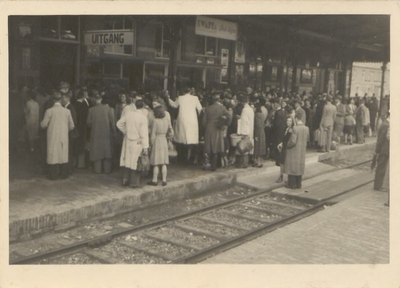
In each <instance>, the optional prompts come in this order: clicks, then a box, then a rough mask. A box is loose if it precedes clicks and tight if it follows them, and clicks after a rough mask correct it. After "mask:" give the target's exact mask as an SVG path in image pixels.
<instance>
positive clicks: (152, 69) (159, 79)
mask: <svg viewBox="0 0 400 288" xmlns="http://www.w3.org/2000/svg"><path fill="white" fill-rule="evenodd" d="M164 71H165V66H164V65H155V64H147V63H146V64H145V75H144V77H145V78H144V82H145V85H146V89H148V90H157V89H163V88H164V79H165V77H164Z"/></svg>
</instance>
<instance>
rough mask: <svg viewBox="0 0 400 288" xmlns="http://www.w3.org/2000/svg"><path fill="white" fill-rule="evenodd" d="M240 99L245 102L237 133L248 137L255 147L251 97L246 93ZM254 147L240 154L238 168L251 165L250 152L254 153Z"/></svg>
mask: <svg viewBox="0 0 400 288" xmlns="http://www.w3.org/2000/svg"><path fill="white" fill-rule="evenodd" d="M240 98H241V99H239V101H241V102H242V103H243V104H244V107H243V110H242V114H241V115H240V119H239V120H238V130H237V134H238V135H241V136H242V138H244V137H248V138H249V139H250V142H251V143H252V144H253V147H254V110H253V108H251V107H250V105H249V98H248V97H247V96H245V95H243V96H242V97H240ZM253 152H254V148H253V149H251V150H250V152H248V153H245V154H243V155H240V156H239V158H240V160H239V165H238V168H247V166H248V165H249V154H253Z"/></svg>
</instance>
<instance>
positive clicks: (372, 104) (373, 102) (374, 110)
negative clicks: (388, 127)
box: [367, 94, 379, 136]
mask: <svg viewBox="0 0 400 288" xmlns="http://www.w3.org/2000/svg"><path fill="white" fill-rule="evenodd" d="M367 107H368V109H369V117H370V125H371V130H372V135H374V136H375V135H376V131H375V124H376V115H377V114H378V109H379V105H378V99H376V96H375V94H372V97H371V99H369V100H368V105H367Z"/></svg>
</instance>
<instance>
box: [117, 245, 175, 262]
mask: <svg viewBox="0 0 400 288" xmlns="http://www.w3.org/2000/svg"><path fill="white" fill-rule="evenodd" d="M119 243H120V244H122V245H125V246H127V247H129V248H133V249H135V250H137V251H140V252H142V253H145V254H147V255H150V256H153V257H158V258H162V259H164V260H165V261H173V260H175V259H176V257H171V256H169V255H167V254H165V253H162V252H159V251H157V250H155V249H152V248H144V247H140V246H139V245H136V244H134V243H132V242H128V241H125V240H121V241H119Z"/></svg>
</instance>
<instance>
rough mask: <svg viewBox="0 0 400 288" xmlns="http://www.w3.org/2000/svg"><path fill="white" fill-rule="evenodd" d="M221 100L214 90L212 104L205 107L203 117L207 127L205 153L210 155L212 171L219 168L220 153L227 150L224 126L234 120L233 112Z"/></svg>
mask: <svg viewBox="0 0 400 288" xmlns="http://www.w3.org/2000/svg"><path fill="white" fill-rule="evenodd" d="M220 101H221V98H220V94H219V93H216V92H214V94H213V96H212V104H211V105H210V106H208V107H207V108H205V111H204V114H203V119H202V125H203V127H205V133H204V153H206V154H207V155H208V156H209V157H210V162H211V170H212V171H215V170H216V169H217V160H218V154H220V155H221V154H222V153H224V152H225V142H224V130H222V128H223V127H224V126H226V125H229V124H230V122H231V120H232V116H231V114H230V113H229V112H228V110H227V109H226V108H225V107H224V106H223V105H222V103H221V102H220Z"/></svg>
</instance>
